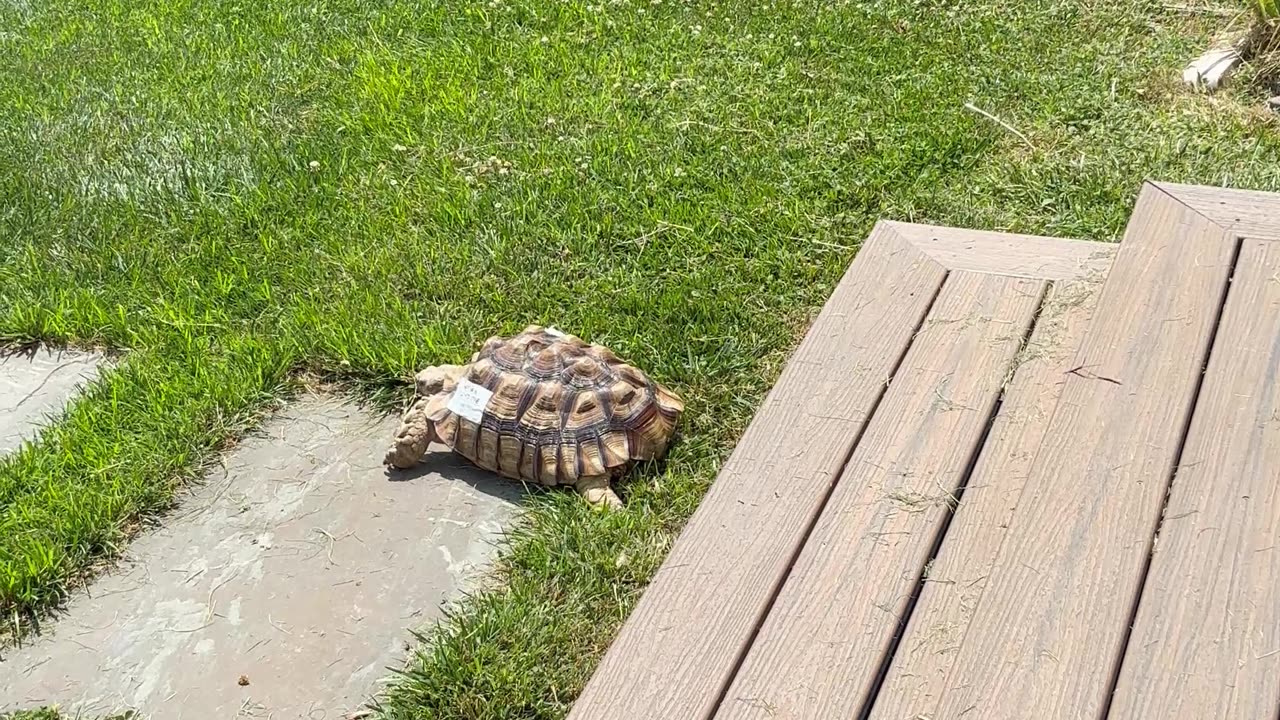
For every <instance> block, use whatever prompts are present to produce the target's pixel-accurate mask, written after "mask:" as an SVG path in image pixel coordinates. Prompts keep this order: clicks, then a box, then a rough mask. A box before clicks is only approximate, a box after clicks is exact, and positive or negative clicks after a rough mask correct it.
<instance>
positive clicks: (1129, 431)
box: [936, 186, 1236, 720]
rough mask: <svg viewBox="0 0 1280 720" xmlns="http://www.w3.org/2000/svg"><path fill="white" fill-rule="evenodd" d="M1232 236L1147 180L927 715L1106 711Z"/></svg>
mask: <svg viewBox="0 0 1280 720" xmlns="http://www.w3.org/2000/svg"><path fill="white" fill-rule="evenodd" d="M1235 247H1236V243H1235V241H1234V240H1233V239H1232V238H1231V237H1230V236H1229V235H1228V234H1226V233H1224V232H1223V230H1222V228H1220V227H1219V226H1217V225H1216V224H1214V223H1213V222H1211V221H1209V220H1208V219H1206V218H1205V217H1204V216H1202V215H1200V214H1199V213H1196V212H1195V211H1192V210H1190V209H1189V208H1187V207H1186V206H1185V205H1183V204H1182V203H1180V202H1177V201H1176V200H1173V199H1172V198H1170V197H1169V196H1168V195H1167V194H1165V193H1163V192H1162V191H1160V190H1158V189H1157V188H1153V187H1151V186H1147V187H1145V188H1144V189H1143V192H1142V194H1141V196H1140V197H1139V201H1138V205H1137V208H1136V209H1135V211H1134V214H1133V216H1132V218H1131V219H1130V222H1129V226H1128V228H1127V230H1126V233H1125V238H1124V241H1123V242H1122V244H1121V247H1120V250H1119V252H1118V253H1117V255H1116V259H1115V262H1114V264H1113V265H1112V268H1111V271H1110V273H1109V274H1108V276H1107V280H1106V282H1105V284H1104V287H1103V290H1102V297H1101V298H1100V300H1099V304H1098V310H1097V312H1096V313H1095V315H1094V318H1093V321H1092V324H1091V327H1090V329H1089V332H1088V335H1087V337H1086V340H1085V343H1084V346H1083V347H1082V348H1081V351H1080V353H1079V355H1078V356H1077V360H1076V362H1075V363H1073V367H1074V368H1078V369H1077V370H1076V371H1075V372H1073V373H1068V374H1067V375H1066V376H1064V378H1063V379H1064V382H1065V386H1064V387H1063V390H1062V396H1061V399H1060V400H1059V402H1058V405H1057V408H1056V409H1055V411H1054V415H1053V417H1052V419H1051V421H1050V425H1049V430H1048V432H1047V433H1046V437H1045V441H1044V444H1043V446H1042V447H1041V450H1040V452H1039V454H1038V455H1037V457H1036V459H1035V463H1034V465H1033V467H1032V471H1031V474H1030V476H1029V477H1028V480H1027V483H1026V487H1025V488H1024V490H1023V494H1022V500H1021V502H1020V503H1019V505H1018V508H1017V511H1016V512H1015V514H1014V518H1013V521H1012V523H1011V525H1010V529H1009V532H1008V535H1007V537H1006V539H1005V542H1004V544H1003V546H1002V548H1001V551H1000V554H999V555H998V557H997V559H996V563H995V565H994V567H993V568H992V572H991V576H990V578H989V579H988V581H987V586H986V589H985V590H984V592H983V595H982V598H981V601H980V602H979V604H978V607H977V608H976V610H975V611H974V614H973V619H972V620H971V621H970V628H971V629H970V632H969V633H968V635H967V636H966V637H965V638H964V640H963V642H962V644H961V646H960V648H959V650H958V653H957V657H956V660H955V663H954V665H953V668H952V670H951V673H950V675H949V677H948V678H947V680H946V685H945V687H944V688H943V696H942V699H941V702H940V704H939V711H938V713H937V715H936V720H942V719H943V718H960V717H965V718H983V719H984V720H1000V719H1002V718H1019V719H1021V718H1026V717H1027V716H1028V713H1029V712H1031V708H1035V716H1036V717H1038V718H1054V719H1065V718H1089V719H1090V720H1093V719H1094V718H1097V717H1099V715H1100V714H1101V712H1102V710H1103V707H1104V706H1105V704H1106V700H1107V693H1108V691H1109V690H1110V685H1111V681H1112V678H1113V677H1114V674H1115V671H1116V670H1117V666H1118V662H1119V656H1120V652H1121V648H1122V645H1123V641H1124V637H1125V633H1126V629H1127V627H1128V625H1129V621H1130V615H1131V612H1132V609H1133V605H1134V602H1135V599H1136V597H1137V592H1138V588H1139V584H1140V581H1141V577H1142V573H1143V570H1144V567H1145V564H1146V559H1147V555H1148V550H1149V546H1150V542H1151V538H1152V535H1153V533H1154V531H1155V526H1156V523H1157V520H1158V518H1159V515H1160V510H1161V506H1162V503H1163V501H1164V496H1165V492H1166V488H1167V487H1168V480H1169V477H1170V475H1171V473H1172V470H1173V464H1174V462H1175V458H1176V457H1177V453H1178V450H1179V448H1180V446H1181V442H1182V439H1183V433H1184V430H1185V427H1186V424H1185V423H1186V421H1187V419H1188V414H1189V412H1190V408H1191V405H1192V402H1193V399H1194V396H1195V392H1196V387H1197V379H1198V377H1199V375H1200V371H1201V368H1202V367H1203V361H1204V357H1205V355H1206V354H1207V351H1208V344H1209V342H1210V338H1211V336H1212V333H1213V329H1214V326H1215V322H1216V320H1217V317H1218V311H1219V308H1220V307H1221V302H1222V297H1223V294H1224V291H1225V287H1226V282H1227V278H1228V276H1229V273H1230V270H1231V263H1232V260H1233V257H1234V251H1235Z"/></svg>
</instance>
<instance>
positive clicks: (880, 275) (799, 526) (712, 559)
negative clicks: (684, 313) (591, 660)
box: [569, 226, 946, 720]
mask: <svg viewBox="0 0 1280 720" xmlns="http://www.w3.org/2000/svg"><path fill="white" fill-rule="evenodd" d="M945 277H946V271H945V270H944V269H943V268H942V266H940V265H939V264H938V263H936V262H934V261H932V260H930V259H928V258H927V257H925V256H924V255H922V254H921V253H920V252H919V251H918V250H916V249H914V248H913V247H912V246H910V245H909V244H907V243H905V242H903V241H902V240H901V239H900V238H899V237H898V236H897V235H896V234H895V233H893V231H892V230H889V229H888V228H885V227H883V226H878V227H877V228H876V230H875V231H874V232H873V233H872V235H871V237H870V238H868V240H867V242H866V243H864V245H863V247H862V249H861V250H860V252H859V253H858V255H857V257H856V259H855V260H854V262H853V263H852V265H851V266H850V268H849V270H848V272H847V273H846V274H845V276H844V278H843V279H842V280H841V282H840V284H839V285H838V286H837V287H836V289H835V291H834V292H833V293H832V295H831V297H830V299H829V300H828V301H827V303H826V305H825V306H824V308H823V310H822V312H821V313H820V314H819V316H818V318H817V320H816V321H815V322H814V325H813V327H812V328H810V330H809V332H808V333H807V334H806V336H805V338H804V340H803V341H801V343H800V346H799V347H798V348H797V350H796V351H795V353H794V355H793V356H792V358H791V360H790V361H789V362H788V363H787V365H786V367H785V368H784V369H783V371H782V374H781V376H780V377H779V379H778V381H777V383H776V384H775V385H774V387H773V389H772V390H771V391H770V392H769V394H768V396H767V397H766V399H765V401H764V403H763V404H762V405H761V407H760V409H759V410H758V411H757V413H756V415H755V417H754V418H753V420H752V421H751V424H750V426H749V427H748V428H747V430H746V432H745V433H744V434H743V436H742V438H741V440H740V441H739V442H738V445H737V447H736V448H735V449H734V451H733V453H732V455H731V456H730V457H729V459H728V461H727V462H726V463H725V464H724V466H723V468H722V469H721V470H720V473H719V475H718V477H717V479H716V481H715V483H714V484H713V485H712V487H711V489H710V490H709V491H708V493H707V495H706V497H705V498H704V499H703V501H702V503H701V504H700V505H699V507H698V509H697V511H696V512H695V513H694V515H693V517H692V518H691V519H690V520H689V523H688V525H687V526H686V528H685V529H684V531H683V532H682V533H681V535H680V537H679V538H678V539H677V541H676V543H675V544H674V546H673V547H672V549H671V552H670V554H669V555H668V557H667V559H666V561H665V562H664V563H663V565H662V567H661V568H659V570H658V572H657V574H656V576H655V577H654V579H653V581H652V582H651V584H650V585H649V587H648V589H647V590H646V591H645V593H644V595H643V596H642V597H641V598H640V601H639V602H638V604H637V606H636V608H635V609H634V610H633V611H632V613H631V615H630V617H629V618H628V620H627V622H626V623H625V624H624V625H623V627H622V630H621V631H620V633H619V635H618V637H617V638H616V639H615V641H614V642H613V644H612V646H611V647H610V648H609V651H608V652H607V653H606V654H605V657H604V659H603V661H602V662H601V664H600V666H599V667H598V669H597V671H596V672H595V674H594V675H593V676H592V678H591V680H590V681H589V682H588V683H587V686H586V687H585V688H584V690H583V692H582V694H581V695H580V696H579V698H578V700H577V702H576V703H575V704H574V707H573V710H572V711H571V713H570V715H569V717H570V718H571V719H572V720H642V719H643V720H649V719H650V718H663V720H686V719H689V720H692V719H698V720H702V719H705V718H707V717H709V716H710V714H711V712H712V710H713V709H714V706H715V704H716V701H717V699H718V697H719V696H720V694H721V693H722V691H723V689H724V687H725V686H726V685H727V684H728V682H729V680H730V677H731V675H732V673H733V670H734V669H735V667H736V666H737V664H738V662H739V659H740V658H741V655H742V652H743V651H744V649H745V648H746V645H747V643H748V642H749V640H750V638H751V636H752V634H753V633H754V632H755V630H756V628H757V627H758V625H759V623H760V619H761V617H762V616H763V614H764V612H765V610H766V609H767V607H768V605H769V603H770V601H771V600H772V598H773V596H774V594H775V593H776V591H777V588H778V586H779V585H780V583H781V582H782V579H783V577H784V575H785V573H786V571H787V568H788V566H789V565H790V564H791V562H792V561H793V560H794V558H795V553H796V552H797V550H798V549H799V546H800V544H801V543H802V541H803V539H804V537H805V534H806V533H807V531H808V529H809V528H810V527H811V525H812V522H813V518H814V517H816V515H817V512H818V510H819V508H820V507H821V506H822V504H823V503H824V502H825V499H826V497H827V495H828V494H829V491H830V488H831V485H832V483H833V482H834V480H835V478H836V477H837V476H838V474H839V473H840V470H841V468H842V467H843V465H844V463H845V461H846V460H847V458H848V457H849V452H850V450H851V449H852V446H853V444H854V442H855V440H856V438H857V437H858V436H859V434H860V433H861V430H862V428H863V426H864V424H865V423H866V421H867V418H868V416H869V415H870V413H871V412H872V410H873V408H874V407H875V405H876V403H877V402H878V400H879V398H880V396H881V395H882V394H883V391H884V388H885V386H886V384H887V383H888V381H889V378H890V376H891V374H892V373H893V371H894V369H895V367H896V366H897V365H898V363H899V362H900V361H901V359H902V356H903V353H904V352H905V351H906V349H907V347H908V346H909V345H910V343H911V338H912V335H913V333H914V332H915V330H916V328H918V327H919V324H920V322H921V321H922V319H923V318H924V317H925V315H926V313H927V312H928V310H929V308H930V306H931V304H932V301H933V299H934V298H935V296H936V294H937V292H938V288H939V287H940V286H941V284H942V282H943V280H944V278H945Z"/></svg>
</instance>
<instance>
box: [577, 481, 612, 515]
mask: <svg viewBox="0 0 1280 720" xmlns="http://www.w3.org/2000/svg"><path fill="white" fill-rule="evenodd" d="M609 480H610V478H609V476H608V475H589V476H587V477H584V478H580V479H579V480H578V482H576V483H574V487H575V488H577V490H578V492H579V493H581V495H582V497H584V498H586V499H587V502H589V503H591V504H592V505H594V506H596V507H607V508H615V509H616V508H621V507H622V500H621V499H620V498H619V497H618V495H617V494H616V493H614V492H613V488H611V487H609Z"/></svg>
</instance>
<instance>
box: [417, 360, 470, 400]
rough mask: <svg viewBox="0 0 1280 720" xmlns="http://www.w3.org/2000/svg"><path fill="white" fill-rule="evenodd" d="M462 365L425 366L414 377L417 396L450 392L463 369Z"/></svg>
mask: <svg viewBox="0 0 1280 720" xmlns="http://www.w3.org/2000/svg"><path fill="white" fill-rule="evenodd" d="M464 369H465V368H464V367H463V366H462V365H436V366H434V367H429V368H425V369H424V370H422V371H421V372H419V373H418V375H417V376H416V377H415V378H414V382H415V385H416V386H417V392H418V396H419V397H431V396H432V395H436V394H439V393H442V392H452V391H453V388H454V387H456V386H457V384H458V378H460V377H462V373H463V371H464Z"/></svg>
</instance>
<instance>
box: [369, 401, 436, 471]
mask: <svg viewBox="0 0 1280 720" xmlns="http://www.w3.org/2000/svg"><path fill="white" fill-rule="evenodd" d="M428 399H429V398H418V399H417V400H416V401H415V402H414V403H413V405H412V406H410V408H409V410H408V411H407V412H405V414H404V417H403V418H402V419H401V420H400V427H399V429H397V430H396V435H395V442H394V443H393V444H392V445H391V447H390V448H389V449H388V450H387V452H386V455H384V456H383V458H382V464H383V465H391V466H392V467H397V468H400V469H401V470H404V469H406V468H411V467H413V466H414V465H416V464H417V462H418V461H419V460H421V459H422V456H423V454H425V453H426V452H427V446H429V445H430V444H431V443H432V442H435V441H436V440H437V439H438V438H437V436H436V425H435V423H433V422H431V421H430V420H428V419H427V412H426V410H427V400H428Z"/></svg>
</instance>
